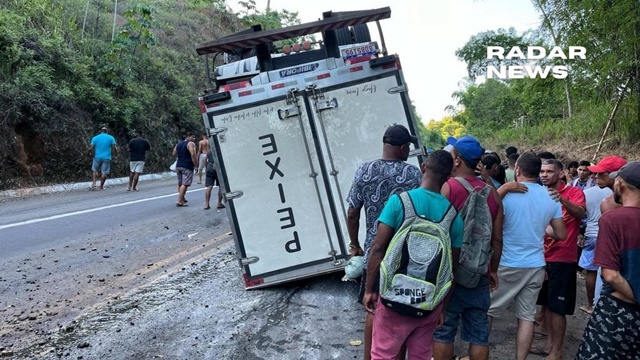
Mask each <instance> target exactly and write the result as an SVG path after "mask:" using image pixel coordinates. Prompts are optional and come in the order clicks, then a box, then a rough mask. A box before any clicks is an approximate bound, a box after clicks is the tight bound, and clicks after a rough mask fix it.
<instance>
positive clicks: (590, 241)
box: [578, 236, 598, 271]
mask: <svg viewBox="0 0 640 360" xmlns="http://www.w3.org/2000/svg"><path fill="white" fill-rule="evenodd" d="M596 240H597V238H595V237H593V236H586V237H585V244H584V247H583V248H582V254H580V260H579V261H578V265H580V267H581V268H583V269H585V270H589V271H597V270H598V267H597V266H596V265H593V257H594V255H595V254H596Z"/></svg>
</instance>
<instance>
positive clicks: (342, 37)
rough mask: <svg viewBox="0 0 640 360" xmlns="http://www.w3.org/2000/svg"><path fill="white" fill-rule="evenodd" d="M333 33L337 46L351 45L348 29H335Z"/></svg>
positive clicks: (351, 40)
mask: <svg viewBox="0 0 640 360" xmlns="http://www.w3.org/2000/svg"><path fill="white" fill-rule="evenodd" d="M335 33H336V41H337V42H338V46H342V45H349V44H353V39H352V36H351V31H350V30H349V28H341V29H336V30H335Z"/></svg>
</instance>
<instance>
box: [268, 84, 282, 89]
mask: <svg viewBox="0 0 640 360" xmlns="http://www.w3.org/2000/svg"><path fill="white" fill-rule="evenodd" d="M283 87H284V83H282V84H275V85H271V90H275V89H282V88H283Z"/></svg>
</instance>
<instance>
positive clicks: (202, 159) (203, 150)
mask: <svg viewBox="0 0 640 360" xmlns="http://www.w3.org/2000/svg"><path fill="white" fill-rule="evenodd" d="M209 149H211V145H209V138H208V137H207V134H202V140H200V141H199V142H198V184H202V173H203V171H202V170H203V169H204V168H205V166H207V153H208V152H209Z"/></svg>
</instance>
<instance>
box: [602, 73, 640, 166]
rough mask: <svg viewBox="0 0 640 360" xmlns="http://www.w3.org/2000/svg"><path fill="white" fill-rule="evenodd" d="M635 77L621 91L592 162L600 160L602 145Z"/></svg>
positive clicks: (630, 77)
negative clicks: (599, 154)
mask: <svg viewBox="0 0 640 360" xmlns="http://www.w3.org/2000/svg"><path fill="white" fill-rule="evenodd" d="M634 77H635V76H634V75H633V74H632V75H631V76H629V78H628V79H627V82H626V83H624V86H623V87H622V90H620V96H619V97H618V100H617V101H616V104H615V105H614V106H613V110H612V111H611V115H610V116H609V120H608V121H607V126H605V127H604V131H603V132H602V137H601V138H600V142H599V143H598V147H597V148H596V153H595V154H593V159H592V161H595V160H596V158H598V153H599V152H600V149H601V148H602V143H603V142H604V138H605V137H606V136H607V132H609V128H610V127H611V125H612V124H613V119H614V118H615V116H616V112H617V111H618V107H619V106H620V103H622V99H624V93H625V92H627V86H629V83H630V82H631V79H632V78H634Z"/></svg>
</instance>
